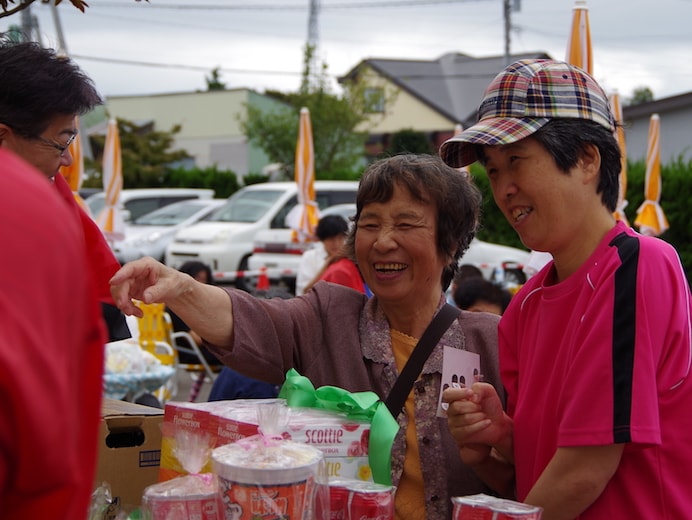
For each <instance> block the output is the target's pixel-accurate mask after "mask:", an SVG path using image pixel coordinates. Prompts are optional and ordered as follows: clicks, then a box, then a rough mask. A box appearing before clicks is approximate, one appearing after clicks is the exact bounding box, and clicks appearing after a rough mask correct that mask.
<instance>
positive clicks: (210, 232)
mask: <svg viewBox="0 0 692 520" xmlns="http://www.w3.org/2000/svg"><path fill="white" fill-rule="evenodd" d="M357 190H358V182H357V181H315V199H316V202H317V205H318V206H319V208H320V209H323V208H326V207H328V206H333V205H335V204H344V203H353V202H355V200H356V192H357ZM297 191H298V189H297V185H296V183H295V182H266V183H261V184H253V185H250V186H246V187H244V188H242V189H240V190H238V191H237V192H236V193H234V194H233V195H232V196H231V197H230V198H229V199H228V202H226V204H225V205H224V206H221V207H220V208H218V209H217V210H216V211H215V212H214V213H212V214H211V215H210V216H209V217H207V218H206V219H204V220H202V221H200V222H198V223H196V224H192V225H191V226H188V227H186V228H184V229H181V230H180V231H179V232H178V233H177V234H176V236H175V239H174V240H173V242H171V243H170V244H169V245H168V247H167V248H166V256H165V262H166V264H167V265H169V266H171V267H174V268H176V269H178V268H179V267H180V266H181V265H182V264H183V263H184V262H186V261H188V260H198V261H200V262H204V263H205V264H207V265H209V267H211V269H212V271H214V274H215V279H216V281H220V282H235V285H236V287H239V288H241V289H250V288H251V286H246V284H245V283H244V282H243V279H242V273H239V271H246V270H247V269H248V258H249V257H250V255H252V247H253V240H254V238H255V234H256V233H257V232H258V231H260V230H264V229H286V228H287V226H286V224H285V222H284V220H285V218H286V215H287V214H288V212H289V211H290V210H291V209H292V208H293V207H294V206H295V205H296V204H297V203H298V198H297Z"/></svg>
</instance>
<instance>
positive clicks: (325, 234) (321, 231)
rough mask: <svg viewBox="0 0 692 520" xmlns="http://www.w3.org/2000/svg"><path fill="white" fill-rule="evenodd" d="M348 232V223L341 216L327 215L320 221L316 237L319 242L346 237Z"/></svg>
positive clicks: (316, 229)
mask: <svg viewBox="0 0 692 520" xmlns="http://www.w3.org/2000/svg"><path fill="white" fill-rule="evenodd" d="M347 231H348V222H346V219H344V217H342V216H341V215H326V216H324V217H322V218H321V219H320V221H319V222H318V223H317V228H315V235H316V236H317V238H318V239H319V240H327V239H328V238H332V237H336V236H339V235H345V234H346V232H347Z"/></svg>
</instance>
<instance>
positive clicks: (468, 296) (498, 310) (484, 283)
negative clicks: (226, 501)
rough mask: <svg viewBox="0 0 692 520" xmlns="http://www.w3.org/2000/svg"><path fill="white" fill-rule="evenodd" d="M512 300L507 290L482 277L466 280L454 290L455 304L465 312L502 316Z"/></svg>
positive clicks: (459, 283)
mask: <svg viewBox="0 0 692 520" xmlns="http://www.w3.org/2000/svg"><path fill="white" fill-rule="evenodd" d="M511 299H512V294H511V293H510V292H509V291H508V290H507V289H505V288H503V287H500V286H499V285H498V284H496V283H493V282H491V281H490V280H486V279H485V278H483V277H482V276H472V277H468V278H464V279H462V280H461V281H460V282H458V283H457V284H456V287H455V288H454V303H455V304H456V306H457V307H459V308H460V309H463V310H465V311H472V312H490V313H493V314H498V315H502V314H503V313H504V312H505V309H506V308H507V306H508V305H509V302H510V300H511Z"/></svg>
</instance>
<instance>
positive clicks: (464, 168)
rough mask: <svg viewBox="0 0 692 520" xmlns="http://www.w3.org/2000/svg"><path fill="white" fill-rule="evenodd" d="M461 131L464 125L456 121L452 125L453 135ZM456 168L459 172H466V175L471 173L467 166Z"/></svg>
mask: <svg viewBox="0 0 692 520" xmlns="http://www.w3.org/2000/svg"><path fill="white" fill-rule="evenodd" d="M463 131H464V127H463V126H461V124H459V123H457V124H456V125H454V135H459V134H460V133H461V132H463ZM457 170H459V171H460V172H461V173H464V174H466V176H467V177H468V176H470V175H471V170H469V167H468V166H462V167H461V168H457Z"/></svg>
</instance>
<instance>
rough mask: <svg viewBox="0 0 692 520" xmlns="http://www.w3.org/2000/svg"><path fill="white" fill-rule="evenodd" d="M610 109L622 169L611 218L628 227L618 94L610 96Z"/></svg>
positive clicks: (625, 175)
mask: <svg viewBox="0 0 692 520" xmlns="http://www.w3.org/2000/svg"><path fill="white" fill-rule="evenodd" d="M609 100H610V109H611V110H612V111H613V117H615V121H616V122H617V123H618V126H617V127H616V128H615V138H616V139H617V142H618V144H619V145H620V164H621V165H622V169H621V170H620V191H619V193H618V202H617V206H616V207H615V212H614V213H613V216H614V217H615V218H616V219H617V220H622V221H623V222H624V223H625V224H627V225H628V226H629V225H630V223H629V222H628V221H627V216H626V215H625V208H626V207H627V199H625V197H626V196H627V147H626V146H625V130H624V128H623V127H622V126H620V125H622V105H621V104H620V94H618V93H617V92H613V93H612V94H611V95H610V98H609Z"/></svg>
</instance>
